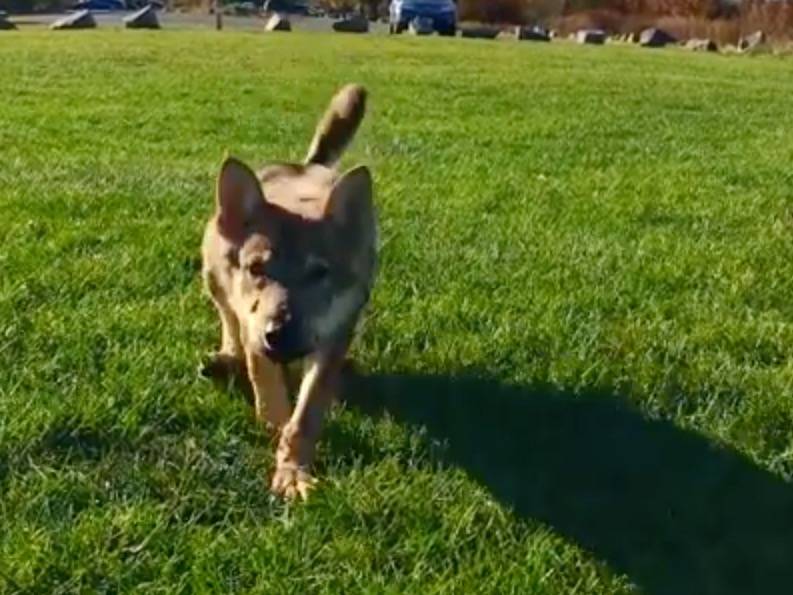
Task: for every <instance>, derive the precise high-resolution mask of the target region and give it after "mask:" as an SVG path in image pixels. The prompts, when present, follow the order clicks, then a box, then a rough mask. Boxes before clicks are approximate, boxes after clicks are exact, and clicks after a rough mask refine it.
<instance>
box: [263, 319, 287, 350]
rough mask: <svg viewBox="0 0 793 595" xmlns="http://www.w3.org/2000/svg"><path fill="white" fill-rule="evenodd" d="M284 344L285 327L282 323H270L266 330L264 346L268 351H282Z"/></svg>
mask: <svg viewBox="0 0 793 595" xmlns="http://www.w3.org/2000/svg"><path fill="white" fill-rule="evenodd" d="M283 342H284V325H283V324H281V323H280V322H269V323H267V327H266V328H265V329H264V346H265V347H266V348H267V350H268V351H280V349H279V347H281V346H282V344H283Z"/></svg>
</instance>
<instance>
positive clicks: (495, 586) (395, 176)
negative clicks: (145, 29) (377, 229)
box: [0, 30, 793, 595]
mask: <svg viewBox="0 0 793 595" xmlns="http://www.w3.org/2000/svg"><path fill="white" fill-rule="evenodd" d="M0 77H1V78H0V105H2V111H0V240H1V241H2V249H0V590H2V591H4V592H9V593H14V592H20V593H21V592H36V593H47V594H49V593H56V592H80V593H94V592H129V591H135V590H137V591H138V592H142V593H193V592H197V593H200V592H204V593H210V592H213V593H228V592H239V591H253V592H259V593H296V594H304V593H314V592H321V593H357V592H366V593H419V594H426V593H444V594H445V593H461V594H463V593H465V594H467V593H515V594H521V595H523V594H529V593H542V594H545V593H550V594H559V595H562V594H564V595H566V594H570V593H580V594H587V595H588V594H600V593H602V594H608V595H611V594H616V593H634V592H638V593H648V594H653V595H654V594H667V593H668V594H674V595H681V594H689V593H690V594H692V595H704V594H724V593H735V594H738V593H740V594H751V595H755V594H756V595H771V594H774V593H789V592H790V591H789V589H790V588H791V587H790V585H791V581H793V485H791V478H793V109H791V97H793V60H783V59H778V58H773V57H757V58H748V57H724V56H714V55H694V54H687V53H683V52H682V51H678V50H663V51H646V50H640V49H637V48H630V47H615V46H607V47H601V48H589V47H577V46H572V45H567V44H564V43H554V44H549V45H540V44H528V43H526V44H515V43H506V42H505V43H487V42H478V41H469V40H443V39H420V40H419V39H409V38H400V39H389V38H385V37H344V36H338V35H337V36H333V35H330V34H315V35H303V34H291V35H283V36H281V35H278V36H276V35H273V36H269V37H268V36H264V35H255V34H250V33H247V34H246V33H230V32H224V33H222V34H218V33H215V32H204V33H195V32H162V33H153V34H147V33H133V32H122V31H118V30H107V31H97V32H85V33H76V34H70V33H63V34H54V33H49V32H38V33H37V32H17V33H8V34H0ZM349 81H357V82H361V83H363V84H365V85H366V86H367V87H368V89H369V91H370V93H371V103H370V106H371V109H370V112H369V115H368V117H367V120H366V122H365V124H364V126H363V128H362V130H361V132H360V134H359V136H358V138H357V141H356V143H355V145H354V146H353V148H352V150H351V151H350V153H349V154H348V156H347V158H346V163H347V164H350V165H352V164H353V163H355V162H364V163H366V164H368V165H370V166H371V167H372V169H373V171H374V174H375V180H376V202H377V204H378V205H379V208H380V219H381V232H382V250H381V264H382V268H381V274H380V278H379V284H378V286H377V288H376V291H375V295H374V298H373V303H372V305H371V308H370V310H369V312H368V315H367V318H366V320H365V323H364V325H363V327H362V332H361V334H360V337H359V339H358V341H357V343H356V345H355V348H354V352H353V358H354V360H355V364H356V366H357V368H358V369H359V370H360V372H361V375H360V376H359V377H357V378H356V379H355V380H354V381H353V382H351V383H350V384H349V386H348V389H347V390H346V391H345V396H346V397H347V401H348V402H347V404H346V405H345V406H344V407H342V408H339V409H338V410H337V411H335V412H334V414H333V416H332V418H331V420H330V421H329V424H328V427H327V431H326V433H325V436H324V440H323V442H322V445H321V447H320V454H319V462H318V473H319V475H320V476H321V478H322V479H323V484H322V487H321V489H320V490H319V491H318V492H317V493H316V494H315V496H314V498H313V499H312V500H311V501H310V502H309V503H307V504H306V505H297V506H286V505H284V504H283V503H281V502H279V501H276V500H273V499H271V498H270V497H269V495H268V493H267V490H266V481H267V474H268V472H269V471H270V470H271V466H272V462H273V459H272V445H271V443H270V439H269V438H268V437H267V436H266V435H264V433H263V432H262V431H260V430H259V429H258V428H257V427H256V426H255V425H254V421H253V416H252V411H251V409H250V408H249V406H248V404H247V403H246V401H245V399H244V398H243V396H242V395H241V393H240V391H239V390H236V389H231V390H224V389H222V388H218V387H215V386H212V385H211V384H209V383H207V382H204V381H202V380H201V379H200V378H199V376H198V374H197V372H196V369H197V366H198V363H199V361H200V359H201V358H202V357H203V355H204V354H205V353H207V352H209V351H210V350H212V349H213V348H214V347H216V344H217V341H218V333H219V329H218V325H217V321H216V319H215V314H214V312H213V310H212V308H211V306H210V304H209V302H208V300H207V299H206V298H205V297H204V295H203V294H202V291H201V284H200V280H199V274H198V270H199V264H200V263H199V259H198V256H199V244H200V239H201V233H202V228H203V224H204V221H205V219H206V217H207V216H208V215H209V213H210V211H211V208H212V201H213V196H212V193H213V184H214V176H215V174H216V172H217V170H218V168H219V164H220V162H221V160H222V157H223V154H224V152H225V151H226V150H229V151H230V152H232V153H233V154H235V155H237V156H239V157H241V158H243V159H245V160H246V161H248V162H249V163H251V164H258V163H261V162H263V161H265V160H268V159H273V158H277V159H283V158H291V159H299V158H301V157H302V155H303V154H304V152H305V149H306V147H307V143H308V141H309V139H310V135H311V132H312V130H313V126H314V123H315V121H316V118H317V117H318V116H319V115H320V113H321V111H322V110H323V108H324V107H325V104H326V102H327V100H328V99H329V98H330V96H331V94H332V93H333V92H334V91H335V90H336V88H337V87H338V86H339V85H341V84H342V83H345V82H349Z"/></svg>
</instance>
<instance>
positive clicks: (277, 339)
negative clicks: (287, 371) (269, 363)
mask: <svg viewBox="0 0 793 595" xmlns="http://www.w3.org/2000/svg"><path fill="white" fill-rule="evenodd" d="M262 338H263V340H264V341H263V342H264V348H265V351H266V352H267V355H269V356H270V358H271V359H273V360H275V361H289V360H292V359H296V358H298V357H302V355H303V354H304V349H303V347H302V345H301V341H300V333H299V332H298V327H297V325H296V324H295V323H294V321H291V320H290V321H288V322H280V321H271V322H270V323H268V324H267V327H266V328H265V330H264V337H262Z"/></svg>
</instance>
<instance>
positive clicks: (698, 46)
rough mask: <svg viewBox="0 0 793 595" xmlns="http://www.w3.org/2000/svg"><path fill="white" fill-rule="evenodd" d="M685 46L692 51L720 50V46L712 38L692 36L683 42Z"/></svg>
mask: <svg viewBox="0 0 793 595" xmlns="http://www.w3.org/2000/svg"><path fill="white" fill-rule="evenodd" d="M683 47H684V48H686V49H687V50H691V51H692V52H718V51H719V46H717V45H716V42H715V41H713V40H711V39H697V38H692V39H689V40H687V41H686V43H684V44H683Z"/></svg>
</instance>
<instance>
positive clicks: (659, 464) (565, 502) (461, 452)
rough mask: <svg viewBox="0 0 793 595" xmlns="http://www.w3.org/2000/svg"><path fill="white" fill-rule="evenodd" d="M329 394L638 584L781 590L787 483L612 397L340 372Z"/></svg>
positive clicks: (791, 572) (692, 589)
mask: <svg viewBox="0 0 793 595" xmlns="http://www.w3.org/2000/svg"><path fill="white" fill-rule="evenodd" d="M343 394H344V400H345V402H346V403H347V404H348V406H350V407H352V408H354V409H358V410H361V411H363V412H365V413H368V414H373V415H377V414H382V413H384V412H387V413H388V415H389V416H391V417H392V418H393V419H395V420H397V421H399V422H403V423H406V424H411V425H419V426H422V427H424V428H426V431H427V432H428V434H429V435H430V436H431V437H432V438H433V439H435V440H441V441H443V442H444V443H445V444H446V446H445V448H444V449H443V450H442V452H443V454H442V456H443V458H444V460H445V462H446V463H448V464H452V465H455V466H459V467H461V468H463V469H465V470H466V471H467V472H468V474H469V476H471V477H472V478H474V479H475V480H477V481H478V482H481V483H482V484H483V485H485V486H486V487H487V488H488V489H489V491H490V492H491V493H492V495H493V497H495V498H496V499H497V500H498V501H500V502H501V503H503V504H504V505H507V506H508V507H510V508H511V509H512V510H514V512H515V513H516V515H517V516H518V517H520V518H524V519H534V520H539V521H541V522H543V523H545V524H547V525H548V526H550V527H552V528H553V529H555V530H556V531H558V532H559V533H560V534H562V535H564V536H566V537H567V538H568V539H570V540H572V541H573V542H575V543H576V544H578V545H580V546H582V547H584V548H585V549H587V550H589V551H591V552H592V553H594V554H595V556H597V557H598V558H600V559H601V560H603V561H605V562H607V563H608V564H609V565H610V566H611V567H612V568H613V569H614V570H617V571H619V572H622V573H625V574H626V575H627V576H628V577H629V578H630V579H631V580H632V581H633V582H634V583H636V584H637V585H638V586H639V588H640V589H641V590H642V592H646V593H652V594H660V593H664V594H665V593H670V594H676V595H680V594H684V593H691V594H697V595H704V594H709V593H714V594H727V593H736V594H737V593H741V594H756V595H770V594H772V593H791V592H793V488H792V487H791V485H790V484H788V483H786V482H784V481H783V480H782V479H780V478H778V477H776V476H775V475H773V474H771V473H769V472H767V471H765V470H763V469H761V468H759V467H758V466H756V465H755V464H753V463H752V462H751V461H750V460H749V459H748V458H746V457H744V456H742V455H741V454H739V453H737V452H735V451H732V450H729V449H726V448H723V447H718V446H716V445H715V444H713V443H711V442H709V441H708V440H707V439H705V438H704V437H703V436H702V435H699V434H696V433H694V432H691V431H687V430H683V429H680V428H678V427H676V426H675V425H673V424H671V423H667V422H662V421H653V420H650V419H647V418H646V417H644V416H642V415H641V414H640V413H638V412H637V411H635V410H633V409H632V408H630V407H629V406H627V405H625V404H624V402H623V401H621V400H620V399H619V398H615V397H614V396H611V395H598V394H589V395H572V394H564V393H561V392H559V391H553V390H544V389H534V388H530V387H520V386H509V385H505V384H502V383H500V382H498V381H496V380H489V379H486V378H482V377H469V378H452V377H439V376H419V375H390V376H389V375H365V374H360V373H355V372H352V371H351V372H349V373H348V374H347V378H346V381H345V389H344V391H343Z"/></svg>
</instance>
